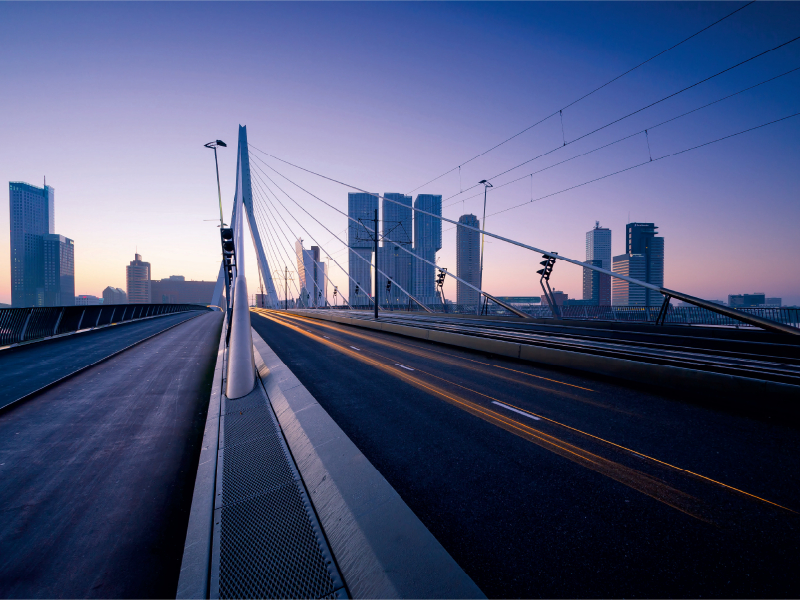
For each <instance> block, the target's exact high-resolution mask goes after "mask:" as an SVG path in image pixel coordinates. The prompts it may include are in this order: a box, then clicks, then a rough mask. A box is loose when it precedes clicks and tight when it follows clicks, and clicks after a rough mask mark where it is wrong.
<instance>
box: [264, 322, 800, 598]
mask: <svg viewBox="0 0 800 600" xmlns="http://www.w3.org/2000/svg"><path fill="white" fill-rule="evenodd" d="M253 326H254V327H255V328H256V331H258V332H259V334H260V335H261V336H262V337H263V338H264V339H265V340H266V341H267V343H269V344H270V346H271V347H272V348H273V349H274V350H275V352H276V353H277V354H278V356H279V357H280V358H281V359H282V360H283V361H284V362H285V363H286V364H287V365H288V366H289V368H291V369H292V371H293V372H294V373H295V374H296V375H297V377H298V378H299V379H300V381H301V382H302V383H303V384H304V385H305V386H306V387H307V388H308V389H309V391H310V392H311V393H312V394H313V395H314V396H315V397H316V398H317V400H318V401H319V402H320V404H321V405H322V406H323V407H324V408H325V409H326V410H327V411H328V412H329V413H330V414H331V416H332V417H333V418H334V419H335V420H336V422H337V423H338V424H339V425H340V426H341V427H342V429H343V430H344V431H345V433H347V434H348V435H349V436H350V438H351V439H352V440H353V441H354V443H355V444H356V445H357V446H358V447H359V449H361V450H362V452H364V454H365V456H367V458H368V459H369V460H370V461H371V462H372V463H373V464H374V465H375V466H376V468H378V470H379V471H380V472H381V473H382V474H383V475H384V476H385V477H386V478H387V480H388V481H389V482H390V483H391V484H392V485H393V486H394V487H395V489H396V490H397V491H398V493H399V494H400V495H401V496H402V497H403V499H404V500H405V501H406V502H407V503H408V504H409V506H410V507H411V508H412V509H413V510H414V512H415V513H416V514H417V515H418V516H419V517H420V518H421V519H422V521H423V522H424V523H425V524H426V526H427V527H428V528H429V529H430V530H431V531H432V532H433V534H434V535H435V536H436V537H437V539H439V541H440V542H441V543H442V544H443V545H444V546H445V548H447V550H448V551H449V552H450V553H451V555H452V556H453V557H454V558H455V559H456V560H457V561H458V562H459V564H460V565H461V566H462V567H463V568H464V569H465V571H466V572H467V573H468V574H469V575H470V576H471V577H472V578H473V579H474V580H475V582H476V583H477V584H478V585H479V586H480V587H481V589H482V590H483V591H484V592H485V593H486V594H487V595H489V596H491V597H565V596H575V597H609V596H612V597H621V596H626V597H636V596H639V597H641V596H647V597H696V596H716V597H722V596H727V597H731V596H734V597H735V596H738V597H743V596H744V597H754V596H758V597H762V596H766V597H781V596H795V595H796V585H795V580H796V577H795V576H794V571H795V566H796V564H797V560H798V558H800V548H799V547H798V546H800V543H798V531H799V530H800V520H799V519H800V517H799V516H798V514H797V513H796V512H794V511H799V510H800V500H798V498H800V494H798V492H800V469H798V467H800V455H798V452H797V450H798V448H799V447H800V444H799V443H798V442H800V432H798V431H797V430H796V429H795V428H792V427H787V426H785V425H783V424H779V423H771V422H768V421H756V420H750V419H746V418H743V417H741V416H736V415H732V414H727V413H724V412H719V411H714V410H711V409H708V408H704V407H700V406H696V405H692V404H686V403H682V402H680V399H679V398H675V397H674V396H668V395H660V394H658V393H655V392H653V391H652V390H645V389H643V388H635V387H630V386H627V385H624V384H621V383H618V382H615V381H612V380H609V379H603V378H599V377H598V378H596V377H592V376H590V375H588V374H587V375H584V374H576V373H569V372H564V371H559V370H555V369H548V368H544V367H538V366H535V365H531V364H526V363H522V362H519V361H513V360H509V359H504V358H499V357H493V356H486V355H483V354H481V353H476V352H469V351H461V350H458V349H454V348H449V347H446V346H441V345H436V344H430V343H428V342H423V341H416V340H411V339H408V338H403V337H400V336H393V335H389V334H385V333H380V332H373V331H369V330H364V329H359V328H350V327H346V326H341V325H337V324H334V323H328V322H321V321H316V320H312V319H306V318H300V317H298V316H296V315H287V314H286V313H271V318H270V319H267V318H264V317H261V316H256V315H254V317H253Z"/></svg>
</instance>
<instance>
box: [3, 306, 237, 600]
mask: <svg viewBox="0 0 800 600" xmlns="http://www.w3.org/2000/svg"><path fill="white" fill-rule="evenodd" d="M168 319H169V317H167V318H165V319H157V320H155V321H154V323H155V322H161V323H164V322H166V321H167V320H168ZM221 321H222V313H219V312H214V313H206V314H203V315H201V316H199V317H197V318H196V319H192V320H190V321H188V322H186V323H183V324H181V325H178V326H177V327H174V328H173V329H171V330H170V331H166V332H164V333H162V334H161V335H158V336H155V337H154V338H152V339H150V340H147V341H144V342H142V343H141V344H139V345H137V346H135V347H133V348H131V349H129V350H126V351H125V352H122V353H121V354H119V355H117V356H115V357H112V358H110V359H109V360H108V361H106V362H103V363H101V364H100V365H97V366H94V367H91V368H89V369H87V370H86V371H84V372H82V373H80V374H78V375H76V376H75V377H72V378H70V379H68V380H67V381H65V382H62V383H60V384H57V385H56V386H54V387H53V388H51V389H49V390H46V391H44V392H43V393H42V394H41V395H38V396H36V397H34V398H32V399H31V400H29V401H28V402H25V403H22V404H20V405H18V406H14V407H12V408H11V409H9V410H8V411H7V412H5V413H3V414H2V415H0V481H2V485H1V486H0V510H2V519H0V597H3V598H12V597H15V598H174V597H175V592H176V589H177V585H178V577H179V573H180V564H181V558H182V555H183V544H184V540H185V536H186V527H187V523H188V519H189V511H190V508H191V501H192V492H193V488H194V478H195V474H196V471H197V461H198V456H199V452H200V443H201V441H202V434H203V427H204V424H205V417H206V410H207V408H208V406H207V405H208V398H209V394H210V388H211V380H212V376H213V371H214V365H215V361H216V355H217V346H218V343H219V332H220V327H221ZM122 329H124V328H120V330H122ZM90 339H91V338H90Z"/></svg>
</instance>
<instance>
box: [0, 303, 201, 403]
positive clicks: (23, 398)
mask: <svg viewBox="0 0 800 600" xmlns="http://www.w3.org/2000/svg"><path fill="white" fill-rule="evenodd" d="M186 312H189V311H186ZM172 314H173V315H180V314H182V313H179V312H178V313H172ZM203 314H205V313H201V312H198V314H197V315H196V316H194V317H190V318H188V319H186V320H185V321H181V322H180V323H175V324H174V325H170V326H169V327H167V328H166V329H162V330H161V331H157V332H155V333H154V334H152V335H148V336H147V337H146V338H142V339H141V340H138V341H136V342H133V343H132V344H131V345H130V346H125V347H124V348H122V349H120V350H117V351H116V352H113V353H111V354H109V355H108V356H104V357H103V358H101V359H100V360H96V361H95V362H93V363H91V364H88V365H86V366H83V367H81V368H79V369H76V370H75V371H73V372H72V373H67V374H66V375H64V376H63V377H59V378H58V379H56V380H55V381H51V382H50V383H48V384H47V385H43V386H42V387H40V388H39V389H38V390H33V391H32V392H29V393H27V394H25V395H24V396H20V397H19V398H17V399H16V400H12V401H11V402H9V403H8V404H4V405H3V406H0V414H2V413H4V412H6V411H7V410H11V409H12V408H14V407H16V406H19V405H20V404H22V403H23V402H27V401H28V400H30V399H32V398H35V397H36V396H38V395H39V394H41V393H42V392H45V391H47V390H49V389H50V388H52V387H55V386H57V385H58V384H59V383H62V382H64V381H66V380H67V379H70V378H71V377H75V375H79V374H80V373H83V372H84V371H86V370H87V369H91V368H92V367H95V366H97V365H99V364H100V363H104V362H105V361H107V360H109V359H111V358H114V357H115V356H117V355H118V354H121V353H123V352H125V351H126V350H130V349H131V348H133V347H134V346H138V345H139V344H141V343H142V342H146V341H147V340H149V339H152V338H154V337H156V336H157V335H161V334H162V333H164V332H165V331H169V330H170V329H172V328H173V327H177V326H178V325H183V324H184V323H188V322H189V321H191V320H192V319H196V318H197V317H199V316H201V315H203ZM158 316H160V317H161V316H171V315H158ZM148 318H149V317H148ZM142 320H144V319H142ZM131 322H132V323H138V322H139V321H138V320H137V321H131ZM81 331H84V330H81ZM89 331H93V330H89ZM48 339H49V338H48Z"/></svg>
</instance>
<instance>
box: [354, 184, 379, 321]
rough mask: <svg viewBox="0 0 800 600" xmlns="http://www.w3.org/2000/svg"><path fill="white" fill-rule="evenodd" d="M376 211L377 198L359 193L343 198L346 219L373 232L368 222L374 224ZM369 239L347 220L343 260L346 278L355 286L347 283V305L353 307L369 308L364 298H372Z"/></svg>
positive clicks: (371, 248)
mask: <svg viewBox="0 0 800 600" xmlns="http://www.w3.org/2000/svg"><path fill="white" fill-rule="evenodd" d="M377 209H378V196H377V194H368V193H362V192H358V193H349V194H347V215H348V216H349V217H351V218H353V219H355V220H356V221H359V219H360V220H361V222H362V223H365V224H366V225H368V226H369V227H370V229H374V225H373V224H372V222H374V219H375V211H376V210H377ZM372 235H373V234H372V232H371V231H368V230H367V229H366V228H365V227H364V226H363V225H361V224H359V223H358V222H354V221H351V220H350V219H348V227H347V245H348V246H349V247H350V250H349V251H348V253H347V255H348V256H347V259H348V268H349V273H350V277H352V278H353V279H354V280H355V283H354V282H353V281H352V280H350V282H349V283H350V288H349V295H348V297H347V300H348V302H350V304H353V305H356V306H358V305H361V306H363V305H367V304H370V300H369V299H368V296H372V267H371V266H370V263H371V262H372V250H373V248H374V245H375V242H373V241H372V240H373V239H374V238H373V237H372ZM356 255H359V256H360V257H361V258H359V256H356ZM362 259H364V260H362ZM356 285H357V286H358V293H356Z"/></svg>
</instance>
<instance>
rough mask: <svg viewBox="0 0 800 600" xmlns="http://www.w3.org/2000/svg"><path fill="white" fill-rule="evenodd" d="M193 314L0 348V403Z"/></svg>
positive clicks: (4, 404)
mask: <svg viewBox="0 0 800 600" xmlns="http://www.w3.org/2000/svg"><path fill="white" fill-rule="evenodd" d="M197 314H198V313H197V311H192V312H187V313H179V314H176V315H168V316H165V317H159V318H156V319H145V320H143V321H131V322H128V323H123V324H121V325H115V326H113V327H104V328H101V329H96V330H93V331H86V332H83V333H78V334H74V335H68V336H64V337H61V338H55V339H51V340H45V341H41V342H34V343H32V344H23V345H22V346H16V347H14V348H8V349H6V350H1V351H0V407H3V406H6V405H7V404H9V403H11V402H13V401H15V400H17V399H18V398H21V397H22V396H25V395H26V394H30V393H31V392H34V391H36V390H38V389H40V388H42V387H43V386H45V385H48V384H49V383H52V382H53V381H56V380H58V379H60V378H61V377H64V376H65V375H69V374H70V373H73V372H74V371H76V370H78V369H80V368H82V367H85V366H87V365H90V364H92V363H95V362H97V361H98V360H101V359H103V358H105V357H106V356H109V355H110V354H113V353H114V352H118V351H119V350H122V349H123V348H126V347H128V346H130V345H131V344H134V343H136V342H138V341H139V340H142V339H144V338H146V337H148V336H151V335H153V334H154V333H157V332H159V331H162V330H164V329H166V328H167V327H170V326H172V325H175V324H176V323H180V322H182V321H186V320H188V319H191V318H193V317H196V316H197Z"/></svg>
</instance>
